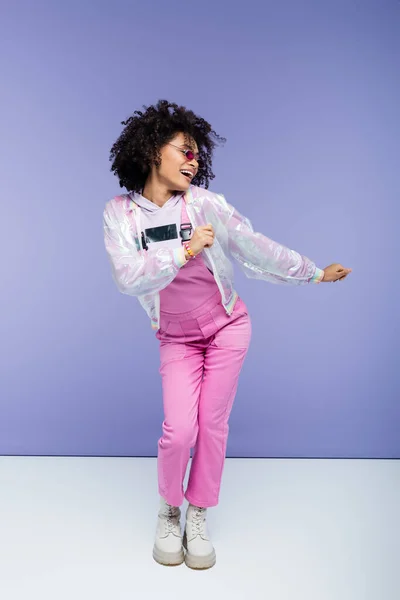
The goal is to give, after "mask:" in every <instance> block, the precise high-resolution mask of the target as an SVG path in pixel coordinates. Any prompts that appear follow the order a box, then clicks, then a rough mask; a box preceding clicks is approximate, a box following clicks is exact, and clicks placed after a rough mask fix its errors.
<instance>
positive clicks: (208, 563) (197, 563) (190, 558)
mask: <svg viewBox="0 0 400 600" xmlns="http://www.w3.org/2000/svg"><path fill="white" fill-rule="evenodd" d="M183 547H184V548H185V550H186V554H185V564H186V566H187V567H189V569H196V570H200V569H211V567H213V566H214V565H215V563H216V562H217V559H216V556H215V550H213V551H212V552H211V553H210V554H207V555H206V556H196V555H194V554H190V552H189V551H188V547H187V538H186V532H185V533H184V534H183Z"/></svg>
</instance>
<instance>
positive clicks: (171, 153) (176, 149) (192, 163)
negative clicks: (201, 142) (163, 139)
mask: <svg viewBox="0 0 400 600" xmlns="http://www.w3.org/2000/svg"><path fill="white" fill-rule="evenodd" d="M185 150H191V151H192V152H193V154H194V155H195V157H194V158H190V159H189V158H187V157H186V156H185V153H184V151H185ZM160 154H161V165H160V166H159V167H153V170H152V175H155V176H156V177H157V180H158V181H159V183H161V184H163V185H165V186H166V187H167V188H168V189H169V190H174V191H182V192H185V191H186V190H187V189H188V188H189V186H190V182H191V180H192V179H193V177H194V176H195V175H196V173H197V171H198V168H199V163H198V161H197V160H196V157H197V158H198V147H197V144H196V142H195V141H194V140H193V139H186V140H185V135H184V134H183V133H178V134H177V135H176V136H175V137H174V138H173V139H172V140H171V141H170V142H168V143H167V144H165V145H164V146H163V147H162V148H161V150H160Z"/></svg>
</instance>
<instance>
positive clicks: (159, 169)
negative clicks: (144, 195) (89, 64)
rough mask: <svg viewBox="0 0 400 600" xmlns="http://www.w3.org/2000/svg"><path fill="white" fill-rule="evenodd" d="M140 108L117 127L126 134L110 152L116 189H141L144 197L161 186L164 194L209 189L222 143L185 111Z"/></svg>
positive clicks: (169, 106)
mask: <svg viewBox="0 0 400 600" xmlns="http://www.w3.org/2000/svg"><path fill="white" fill-rule="evenodd" d="M144 108H145V111H144V112H141V111H135V112H134V113H133V115H132V116H131V117H129V118H128V119H127V120H126V121H122V125H125V128H124V129H123V131H122V133H121V135H120V136H119V138H118V139H117V141H116V142H115V144H114V145H113V147H112V148H111V153H110V161H112V166H111V170H112V171H113V172H114V173H115V175H116V176H117V177H118V179H119V183H120V186H121V187H126V189H127V190H129V191H133V192H142V191H143V188H144V187H145V183H146V191H147V192H148V191H149V190H150V189H153V188H154V187H155V186H157V187H158V185H157V184H158V183H160V182H161V181H162V182H163V183H164V184H167V187H168V188H169V191H185V190H186V189H187V187H188V186H189V184H190V183H192V184H193V185H197V186H204V187H205V188H208V185H209V182H210V181H211V180H212V179H214V174H213V172H212V170H211V164H212V155H213V150H214V148H215V146H216V145H217V144H218V143H224V142H225V141H226V140H225V138H223V137H220V136H219V135H217V134H216V133H215V131H213V129H212V127H211V125H210V124H209V123H208V122H207V121H205V120H204V119H203V118H201V117H199V116H197V115H196V114H195V113H194V112H193V111H191V110H187V109H186V108H185V107H184V106H178V105H177V104H174V103H171V102H168V101H167V100H160V101H159V102H158V103H157V104H156V105H154V106H149V107H144ZM185 171H186V172H187V171H188V172H189V173H187V174H184V173H183V172H185ZM167 199H168V198H167ZM158 200H160V198H159V197H158Z"/></svg>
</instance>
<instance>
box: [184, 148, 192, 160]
mask: <svg viewBox="0 0 400 600" xmlns="http://www.w3.org/2000/svg"><path fill="white" fill-rule="evenodd" d="M186 158H187V159H188V160H193V159H194V154H193V152H192V151H191V150H186Z"/></svg>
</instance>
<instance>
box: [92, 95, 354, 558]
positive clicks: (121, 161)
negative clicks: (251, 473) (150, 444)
mask: <svg viewBox="0 0 400 600" xmlns="http://www.w3.org/2000/svg"><path fill="white" fill-rule="evenodd" d="M123 125H125V129H124V130H123V132H122V134H121V135H120V137H119V139H118V140H117V142H116V143H115V144H114V146H113V148H112V151H111V159H113V165H112V170H113V171H114V172H115V174H116V175H117V176H118V178H119V182H120V186H121V187H122V186H125V187H126V188H127V189H128V190H129V193H128V194H122V195H121V196H117V197H115V198H113V199H112V200H110V201H109V202H108V203H107V205H106V208H105V210H104V237H105V245H106V249H107V252H108V254H109V258H110V261H111V265H112V272H113V276H114V280H115V282H116V283H117V286H118V288H119V290H120V291H121V292H122V293H124V294H128V295H131V296H137V297H138V298H139V300H140V303H141V305H142V306H143V308H144V309H145V310H146V312H147V314H148V316H149V317H150V319H151V323H152V326H153V328H154V329H155V330H156V336H157V339H158V340H159V341H160V362H161V366H160V373H161V377H162V390H163V407H164V413H165V418H164V421H163V424H162V430H163V433H162V436H161V438H160V439H159V441H158V461H157V465H158V489H159V493H160V510H159V514H158V520H157V529H156V538H155V542H154V546H153V557H154V559H155V560H156V561H157V562H159V563H161V564H163V565H176V564H180V563H182V562H183V560H185V562H186V564H187V565H188V566H189V567H191V568H194V569H206V568H210V567H212V566H213V565H214V564H215V562H216V556H215V550H214V547H213V544H212V542H211V540H210V537H209V534H208V529H207V524H206V511H207V508H208V507H212V506H217V504H218V501H219V492H220V486H221V480H222V472H223V465H224V460H225V452H226V445H227V439H228V431H229V427H228V420H229V415H230V412H231V409H232V405H233V401H234V399H235V395H236V390H237V385H238V380H239V374H240V371H241V369H242V365H243V362H244V360H245V357H246V353H247V350H248V347H249V343H250V338H251V320H250V317H249V314H248V311H247V308H246V305H245V303H244V302H243V301H242V299H241V298H240V297H239V295H238V293H237V292H236V289H235V286H234V274H233V269H232V265H231V262H230V257H233V258H235V259H236V260H237V262H238V263H239V265H240V267H241V268H242V269H243V271H244V272H245V274H246V275H247V276H248V277H253V278H255V279H263V280H265V281H269V282H271V283H278V284H284V285H306V284H308V283H311V284H314V283H319V282H321V281H338V280H340V279H344V278H345V277H346V276H347V275H348V273H349V272H350V271H351V269H344V268H343V267H342V266H341V265H340V264H334V265H331V266H330V267H327V268H326V269H325V271H323V270H321V269H319V268H318V267H317V266H316V264H315V263H314V262H313V261H311V260H310V259H309V258H307V257H306V256H302V255H301V254H299V253H298V252H296V251H295V250H291V249H290V248H286V247H285V246H283V245H282V244H280V243H278V242H274V241H273V240H271V239H270V238H267V237H266V236H264V235H263V234H261V233H257V232H255V231H254V230H253V228H252V225H251V223H250V221H249V220H248V219H247V218H246V217H244V216H243V215H241V214H240V213H239V211H238V210H236V208H235V207H234V206H232V205H231V204H228V202H227V201H226V200H225V198H224V196H223V195H222V194H217V193H214V192H210V191H208V189H204V188H208V183H209V180H210V179H213V178H214V174H213V173H212V171H211V159H212V154H213V150H214V146H215V145H216V142H218V141H220V142H222V141H224V139H223V138H220V137H219V136H218V135H217V134H216V133H215V132H214V131H213V130H212V129H211V125H210V124H209V123H207V121H205V120H204V119H202V118H200V117H197V116H196V115H195V114H194V113H193V112H192V111H190V110H187V109H186V108H184V107H182V106H178V105H177V104H170V103H168V102H166V101H165V100H164V101H160V102H159V103H158V104H157V105H156V106H151V107H149V108H147V109H146V111H145V112H144V113H141V112H139V111H136V112H135V113H134V116H132V117H130V118H129V119H128V120H127V121H124V122H123ZM202 185H203V187H201V186H202ZM214 242H216V243H214ZM193 259H195V260H193ZM191 448H194V453H193V461H192V465H191V470H190V477H189V481H188V485H187V488H186V491H185V492H184V490H183V481H184V478H185V474H186V468H187V465H188V461H189V458H190V449H191ZM184 497H185V498H186V499H187V500H188V502H189V507H188V510H187V513H186V524H185V532H184V535H183V536H182V531H181V527H180V521H179V519H180V515H181V513H180V508H179V507H180V506H181V504H182V502H183V499H184ZM184 549H185V550H186V553H184Z"/></svg>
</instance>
